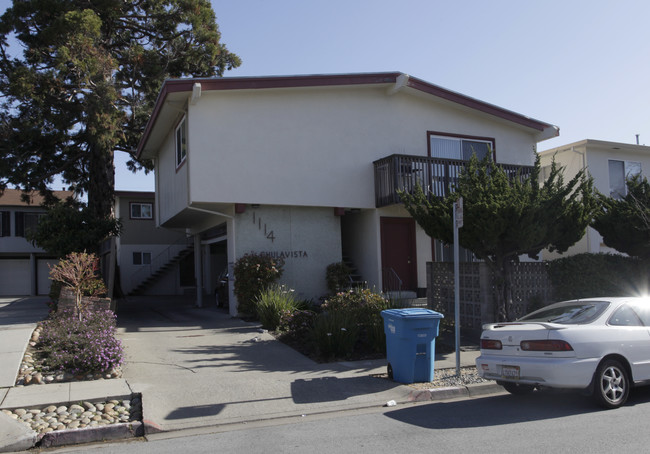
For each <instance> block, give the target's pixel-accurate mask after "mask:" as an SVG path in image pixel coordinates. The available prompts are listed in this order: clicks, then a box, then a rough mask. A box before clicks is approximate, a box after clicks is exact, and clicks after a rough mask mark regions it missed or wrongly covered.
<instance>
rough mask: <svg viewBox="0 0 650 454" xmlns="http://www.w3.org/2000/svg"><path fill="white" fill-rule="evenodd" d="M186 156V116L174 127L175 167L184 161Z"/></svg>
mask: <svg viewBox="0 0 650 454" xmlns="http://www.w3.org/2000/svg"><path fill="white" fill-rule="evenodd" d="M186 157H187V118H185V117H184V118H183V119H182V120H181V122H180V123H179V125H178V126H177V127H176V167H180V165H181V164H182V163H183V162H185V158H186Z"/></svg>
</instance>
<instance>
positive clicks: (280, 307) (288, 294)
mask: <svg viewBox="0 0 650 454" xmlns="http://www.w3.org/2000/svg"><path fill="white" fill-rule="evenodd" d="M300 304H301V303H300V301H299V300H297V299H296V296H295V294H294V291H293V290H291V289H288V288H287V287H286V286H284V285H271V286H269V287H268V288H267V289H265V290H262V291H261V292H260V294H259V295H258V296H257V297H256V298H255V313H256V315H257V317H258V318H259V319H260V322H262V327H264V328H266V329H268V330H272V331H274V330H275V329H277V328H278V326H279V325H280V319H281V316H282V314H283V313H284V312H293V311H294V310H296V309H297V308H298V307H299V306H300Z"/></svg>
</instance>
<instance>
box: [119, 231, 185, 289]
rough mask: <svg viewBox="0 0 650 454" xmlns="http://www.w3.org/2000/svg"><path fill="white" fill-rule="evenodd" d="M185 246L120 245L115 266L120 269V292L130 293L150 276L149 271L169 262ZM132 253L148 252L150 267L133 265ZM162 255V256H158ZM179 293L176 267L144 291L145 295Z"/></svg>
mask: <svg viewBox="0 0 650 454" xmlns="http://www.w3.org/2000/svg"><path fill="white" fill-rule="evenodd" d="M184 248H185V245H180V244H179V245H171V246H170V245H169V244H122V245H120V250H119V253H118V255H117V258H118V260H117V265H118V266H119V269H120V284H121V287H122V291H124V292H125V293H128V292H130V291H131V290H133V289H134V288H135V287H137V285H138V284H140V283H141V282H142V281H143V280H145V279H146V278H147V277H149V276H150V275H151V271H154V272H155V270H156V269H157V267H159V266H161V265H162V264H164V263H167V262H169V261H170V260H171V259H172V258H173V257H174V256H175V255H176V254H177V253H179V252H180V251H181V250H183V249H184ZM134 252H148V253H150V254H151V261H152V265H151V266H150V265H134V264H133V253H134ZM160 254H162V255H160ZM179 292H180V288H179V284H178V266H174V267H173V268H172V269H170V271H169V272H167V273H165V275H164V276H161V277H160V279H158V281H156V282H155V283H154V284H153V285H152V286H150V287H148V288H147V290H146V294H147V295H176V294H178V293H179Z"/></svg>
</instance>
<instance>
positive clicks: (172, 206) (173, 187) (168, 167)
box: [155, 117, 190, 224]
mask: <svg viewBox="0 0 650 454" xmlns="http://www.w3.org/2000/svg"><path fill="white" fill-rule="evenodd" d="M180 119H181V117H179V121H180ZM174 134H175V131H174V130H171V131H170V132H169V134H167V137H166V138H165V141H164V143H163V146H162V147H161V149H160V154H159V155H158V158H157V159H156V163H155V172H156V207H155V216H156V219H157V220H158V223H159V224H163V223H165V221H167V220H169V219H170V218H171V217H173V216H174V215H175V214H177V213H178V212H180V211H181V210H183V209H184V208H185V207H187V205H188V200H189V196H188V185H187V178H188V167H189V160H190V157H189V156H188V157H187V159H186V161H185V163H184V164H182V165H181V166H180V167H178V168H176V146H175V142H174Z"/></svg>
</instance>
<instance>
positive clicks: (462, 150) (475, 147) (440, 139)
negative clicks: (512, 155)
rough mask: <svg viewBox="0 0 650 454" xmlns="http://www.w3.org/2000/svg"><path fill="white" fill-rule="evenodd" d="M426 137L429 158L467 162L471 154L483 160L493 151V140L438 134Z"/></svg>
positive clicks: (431, 133)
mask: <svg viewBox="0 0 650 454" xmlns="http://www.w3.org/2000/svg"><path fill="white" fill-rule="evenodd" d="M428 136H429V156H431V157H432V158H445V159H457V160H461V161H469V159H470V158H471V157H472V154H476V157H477V158H478V159H483V158H485V157H486V156H487V155H488V154H489V153H491V152H493V150H494V139H489V138H485V137H462V136H454V135H449V134H445V133H438V132H429V133H428ZM493 157H494V156H493Z"/></svg>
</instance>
